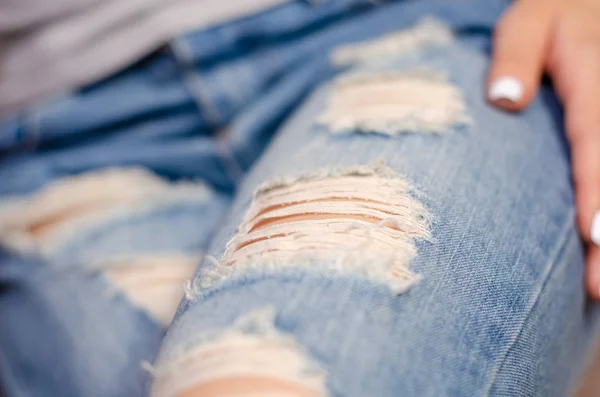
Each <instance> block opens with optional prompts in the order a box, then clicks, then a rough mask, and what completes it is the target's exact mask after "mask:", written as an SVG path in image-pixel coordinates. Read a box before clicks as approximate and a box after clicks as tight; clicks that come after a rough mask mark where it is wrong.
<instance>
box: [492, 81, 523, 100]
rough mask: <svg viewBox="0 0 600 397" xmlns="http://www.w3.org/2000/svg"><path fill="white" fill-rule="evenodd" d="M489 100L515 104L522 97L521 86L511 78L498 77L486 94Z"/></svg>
mask: <svg viewBox="0 0 600 397" xmlns="http://www.w3.org/2000/svg"><path fill="white" fill-rule="evenodd" d="M488 97H489V98H490V100H492V101H495V100H498V99H508V100H509V101H513V102H517V101H518V100H519V99H521V98H522V97H523V84H522V83H521V82H520V81H519V80H518V79H516V78H514V77H511V76H503V77H498V78H497V79H496V80H494V81H493V82H492V85H491V86H490V90H489V92H488Z"/></svg>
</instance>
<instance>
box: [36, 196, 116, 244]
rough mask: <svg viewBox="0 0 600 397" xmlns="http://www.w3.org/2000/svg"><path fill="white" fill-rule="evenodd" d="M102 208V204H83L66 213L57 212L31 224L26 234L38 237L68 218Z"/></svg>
mask: <svg viewBox="0 0 600 397" xmlns="http://www.w3.org/2000/svg"><path fill="white" fill-rule="evenodd" d="M103 206H104V205H102V204H85V205H80V206H75V207H71V208H69V210H68V211H62V212H58V213H56V214H52V215H49V216H47V217H45V218H43V219H40V220H39V221H37V222H35V223H32V224H31V225H29V226H28V227H27V232H28V233H29V234H30V235H32V236H34V237H40V236H42V235H43V234H45V233H48V232H49V231H50V230H51V229H52V228H53V227H56V226H57V225H58V224H60V223H65V222H68V220H69V219H70V218H74V217H77V216H79V215H81V214H84V213H86V212H92V211H93V210H96V209H98V208H102V207H103Z"/></svg>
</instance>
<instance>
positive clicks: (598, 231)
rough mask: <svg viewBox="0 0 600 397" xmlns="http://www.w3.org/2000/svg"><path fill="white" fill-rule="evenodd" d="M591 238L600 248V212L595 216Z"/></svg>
mask: <svg viewBox="0 0 600 397" xmlns="http://www.w3.org/2000/svg"><path fill="white" fill-rule="evenodd" d="M590 236H591V238H592V241H593V242H594V244H596V245H597V246H599V247H600V211H598V212H596V215H594V220H593V221H592V230H591V231H590Z"/></svg>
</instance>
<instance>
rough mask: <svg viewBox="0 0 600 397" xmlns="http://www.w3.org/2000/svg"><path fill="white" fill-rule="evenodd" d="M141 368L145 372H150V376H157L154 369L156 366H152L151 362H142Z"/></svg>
mask: <svg viewBox="0 0 600 397" xmlns="http://www.w3.org/2000/svg"><path fill="white" fill-rule="evenodd" d="M140 368H142V369H143V370H144V371H146V372H148V373H149V374H150V375H152V376H156V371H155V369H154V366H153V365H152V364H150V362H149V361H146V360H142V361H140Z"/></svg>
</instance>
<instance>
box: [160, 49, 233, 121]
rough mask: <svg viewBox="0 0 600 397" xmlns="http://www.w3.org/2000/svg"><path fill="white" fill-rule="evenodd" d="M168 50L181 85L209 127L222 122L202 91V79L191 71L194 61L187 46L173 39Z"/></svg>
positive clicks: (217, 111)
mask: <svg viewBox="0 0 600 397" xmlns="http://www.w3.org/2000/svg"><path fill="white" fill-rule="evenodd" d="M169 48H170V49H171V51H172V53H173V55H174V57H175V61H176V62H177V64H178V65H179V67H180V68H181V69H180V73H181V79H182V82H183V85H184V86H185V88H186V89H187V90H188V92H189V93H190V96H191V97H192V99H193V100H194V102H195V103H196V106H197V107H198V110H200V112H201V113H202V114H204V115H205V117H206V119H207V121H208V124H209V126H210V127H213V128H214V127H216V126H218V125H219V124H221V122H222V119H223V117H222V114H221V112H219V109H218V108H217V107H216V106H215V105H214V103H213V101H212V100H211V95H210V93H209V92H207V91H206V90H205V89H203V87H202V86H203V82H202V77H201V76H200V75H199V73H198V72H197V71H196V70H194V69H192V67H193V66H194V61H193V60H192V59H191V56H190V53H191V51H190V49H189V47H188V44H187V43H186V42H185V41H184V40H181V39H179V38H175V39H173V40H171V41H170V42H169Z"/></svg>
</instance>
